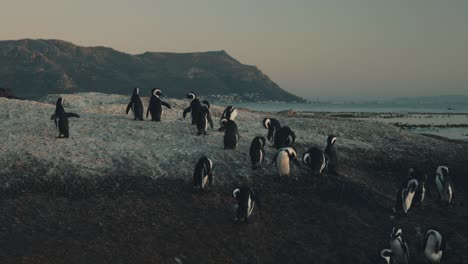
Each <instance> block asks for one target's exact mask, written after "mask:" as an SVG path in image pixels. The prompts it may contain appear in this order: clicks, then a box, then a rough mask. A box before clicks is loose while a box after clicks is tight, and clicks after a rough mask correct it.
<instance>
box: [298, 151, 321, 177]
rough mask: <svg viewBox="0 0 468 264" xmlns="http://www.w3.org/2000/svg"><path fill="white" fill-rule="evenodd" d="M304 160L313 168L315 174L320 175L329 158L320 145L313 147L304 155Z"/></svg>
mask: <svg viewBox="0 0 468 264" xmlns="http://www.w3.org/2000/svg"><path fill="white" fill-rule="evenodd" d="M302 162H303V163H304V164H305V165H307V166H308V167H309V168H311V169H312V175H313V176H320V175H322V172H323V171H324V169H325V167H326V164H327V160H326V156H325V153H324V152H323V150H321V149H320V148H318V147H311V148H310V149H309V150H308V151H307V152H306V153H304V154H303V155H302Z"/></svg>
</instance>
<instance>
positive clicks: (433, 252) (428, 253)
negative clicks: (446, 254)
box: [423, 229, 445, 264]
mask: <svg viewBox="0 0 468 264" xmlns="http://www.w3.org/2000/svg"><path fill="white" fill-rule="evenodd" d="M423 249H424V257H425V258H426V261H427V262H428V263H433V264H435V263H440V261H441V259H442V254H443V251H444V250H445V239H443V238H442V235H441V234H440V233H439V231H437V230H435V229H429V230H427V231H426V235H425V237H424V246H423Z"/></svg>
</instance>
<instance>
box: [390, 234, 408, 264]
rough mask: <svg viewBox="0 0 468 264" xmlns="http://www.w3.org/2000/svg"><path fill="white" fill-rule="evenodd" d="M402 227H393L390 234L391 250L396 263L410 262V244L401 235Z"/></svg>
mask: <svg viewBox="0 0 468 264" xmlns="http://www.w3.org/2000/svg"><path fill="white" fill-rule="evenodd" d="M401 233H402V231H401V228H398V229H397V228H395V227H394V228H393V229H392V233H391V234H390V250H391V251H392V261H393V263H395V264H408V261H409V249H408V245H407V244H406V242H405V241H403V238H402V236H401Z"/></svg>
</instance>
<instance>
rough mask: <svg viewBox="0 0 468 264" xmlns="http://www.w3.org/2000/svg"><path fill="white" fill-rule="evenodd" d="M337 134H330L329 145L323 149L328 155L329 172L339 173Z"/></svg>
mask: <svg viewBox="0 0 468 264" xmlns="http://www.w3.org/2000/svg"><path fill="white" fill-rule="evenodd" d="M335 143H336V136H335V135H329V136H328V138H327V146H326V147H325V149H324V150H323V151H324V152H325V155H326V157H327V173H330V174H335V175H338V172H337V169H338V155H337V153H336V148H335Z"/></svg>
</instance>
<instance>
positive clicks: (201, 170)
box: [193, 156, 213, 191]
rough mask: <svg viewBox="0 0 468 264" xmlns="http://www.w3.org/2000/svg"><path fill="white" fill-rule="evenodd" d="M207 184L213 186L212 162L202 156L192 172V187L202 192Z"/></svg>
mask: <svg viewBox="0 0 468 264" xmlns="http://www.w3.org/2000/svg"><path fill="white" fill-rule="evenodd" d="M207 183H210V185H213V162H212V161H211V160H210V159H209V158H207V157H205V156H203V157H201V158H200V159H199V160H198V162H197V164H196V165H195V170H194V171H193V187H194V188H195V189H198V188H199V189H200V190H201V191H204V190H206V186H207Z"/></svg>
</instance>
